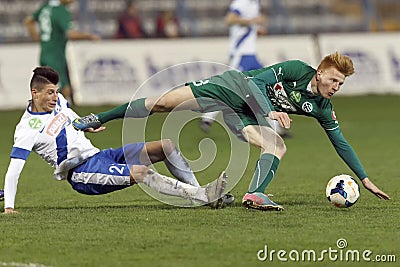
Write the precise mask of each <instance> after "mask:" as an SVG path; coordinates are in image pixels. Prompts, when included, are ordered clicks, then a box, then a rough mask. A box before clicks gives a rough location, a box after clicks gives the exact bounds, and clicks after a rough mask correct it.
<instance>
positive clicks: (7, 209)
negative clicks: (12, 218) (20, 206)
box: [3, 208, 18, 214]
mask: <svg viewBox="0 0 400 267" xmlns="http://www.w3.org/2000/svg"><path fill="white" fill-rule="evenodd" d="M10 213H18V211H16V210H14V209H13V208H5V209H4V212H3V214H10Z"/></svg>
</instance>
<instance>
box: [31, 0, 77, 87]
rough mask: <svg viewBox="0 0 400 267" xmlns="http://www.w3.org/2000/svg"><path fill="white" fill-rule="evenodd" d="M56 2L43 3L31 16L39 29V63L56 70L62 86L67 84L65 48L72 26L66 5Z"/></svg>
mask: <svg viewBox="0 0 400 267" xmlns="http://www.w3.org/2000/svg"><path fill="white" fill-rule="evenodd" d="M57 2H58V1H57ZM57 2H54V1H49V2H47V3H45V4H44V5H42V6H41V7H40V8H39V9H38V10H36V11H35V12H34V13H33V14H32V16H33V18H34V19H35V20H36V21H37V22H38V24H39V30H40V65H41V66H50V67H53V68H54V69H55V70H57V71H58V73H59V74H60V82H61V85H62V86H64V85H68V84H69V81H68V78H67V77H68V74H67V62H66V56H65V48H66V45H67V41H68V37H67V32H68V30H70V29H71V28H72V17H71V12H70V11H69V10H68V9H67V7H66V6H65V5H62V4H59V3H57Z"/></svg>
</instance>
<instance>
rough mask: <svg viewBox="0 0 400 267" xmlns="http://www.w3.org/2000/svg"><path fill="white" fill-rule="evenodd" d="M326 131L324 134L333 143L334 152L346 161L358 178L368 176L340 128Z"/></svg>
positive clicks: (361, 178)
mask: <svg viewBox="0 0 400 267" xmlns="http://www.w3.org/2000/svg"><path fill="white" fill-rule="evenodd" d="M325 131H326V134H327V135H328V137H329V140H330V141H331V143H332V144H333V146H334V148H335V150H336V152H337V153H338V154H339V156H340V157H341V158H342V159H343V161H344V162H346V164H347V166H349V167H350V169H351V170H352V171H353V172H354V173H355V174H356V175H357V177H358V178H359V179H360V180H363V179H364V178H366V177H368V175H367V173H366V172H365V170H364V168H363V166H362V164H361V162H360V160H359V159H358V157H357V155H356V153H355V152H354V150H353V148H352V147H351V146H350V144H349V143H348V142H347V141H346V139H345V138H344V136H343V134H342V131H341V130H340V128H336V129H335V130H332V131H327V130H325Z"/></svg>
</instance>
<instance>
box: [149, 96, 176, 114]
mask: <svg viewBox="0 0 400 267" xmlns="http://www.w3.org/2000/svg"><path fill="white" fill-rule="evenodd" d="M173 108H174V106H173V103H172V102H171V101H170V100H169V98H168V97H166V96H161V97H160V98H159V99H158V100H157V101H156V102H155V104H154V106H153V107H152V111H153V112H168V111H171V110H172V109H173Z"/></svg>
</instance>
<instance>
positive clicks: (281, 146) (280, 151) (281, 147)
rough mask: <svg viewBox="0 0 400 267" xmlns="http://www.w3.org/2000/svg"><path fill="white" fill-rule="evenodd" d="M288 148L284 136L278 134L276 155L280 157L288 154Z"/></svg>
mask: <svg viewBox="0 0 400 267" xmlns="http://www.w3.org/2000/svg"><path fill="white" fill-rule="evenodd" d="M286 151H287V148H286V144H285V141H283V139H282V137H280V135H279V134H277V137H276V156H277V157H278V158H280V159H281V158H282V157H283V156H284V155H285V154H286Z"/></svg>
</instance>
